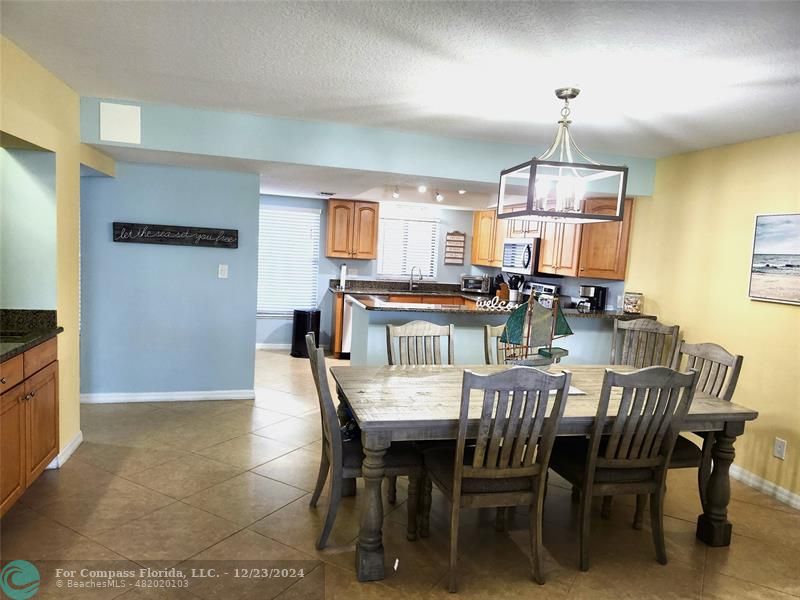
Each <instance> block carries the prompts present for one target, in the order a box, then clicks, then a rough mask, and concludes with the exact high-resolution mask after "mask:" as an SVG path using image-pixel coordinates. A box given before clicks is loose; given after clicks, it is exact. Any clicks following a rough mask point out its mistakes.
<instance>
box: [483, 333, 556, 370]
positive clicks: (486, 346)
mask: <svg viewBox="0 0 800 600" xmlns="http://www.w3.org/2000/svg"><path fill="white" fill-rule="evenodd" d="M505 328H506V326H505V325H484V326H483V353H484V356H485V358H486V364H487V365H504V364H508V363H509V360H516V359H514V358H513V357H514V356H517V355H518V354H520V351H521V349H522V347H521V346H515V345H513V344H506V343H504V342H501V341H500V337H501V336H502V335H503V331H504V330H505ZM509 354H510V355H511V359H510V358H509V356H508V355H509ZM525 356H526V358H524V359H519V360H520V362H523V361H524V363H525V366H529V367H544V366H547V365H551V364H553V362H554V359H552V358H548V357H545V356H539V355H536V354H526V355H525Z"/></svg>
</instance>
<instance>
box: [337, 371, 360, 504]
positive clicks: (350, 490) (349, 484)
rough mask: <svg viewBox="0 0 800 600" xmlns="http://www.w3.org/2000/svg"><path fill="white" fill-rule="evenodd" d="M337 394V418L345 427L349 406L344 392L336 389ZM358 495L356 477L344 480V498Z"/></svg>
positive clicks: (348, 416) (348, 415)
mask: <svg viewBox="0 0 800 600" xmlns="http://www.w3.org/2000/svg"><path fill="white" fill-rule="evenodd" d="M336 394H337V395H338V396H339V406H338V407H337V408H336V417H337V418H338V419H339V425H340V426H342V427H343V426H344V425H345V424H347V421H348V420H349V418H350V413H349V411H348V410H347V405H346V404H345V402H344V399H343V396H342V391H341V390H340V389H339V387H338V386H337V387H336ZM355 495H356V479H355V477H345V478H344V479H342V497H343V498H345V497H347V496H355Z"/></svg>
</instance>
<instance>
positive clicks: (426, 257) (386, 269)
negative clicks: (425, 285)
mask: <svg viewBox="0 0 800 600" xmlns="http://www.w3.org/2000/svg"><path fill="white" fill-rule="evenodd" d="M379 237H380V243H379V250H378V275H380V276H382V277H408V276H409V275H410V274H411V269H412V268H413V267H419V268H420V269H421V270H422V276H423V277H429V278H435V277H436V267H437V263H438V256H439V221H438V220H433V219H400V218H381V220H380V236H379Z"/></svg>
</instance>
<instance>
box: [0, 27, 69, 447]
mask: <svg viewBox="0 0 800 600" xmlns="http://www.w3.org/2000/svg"><path fill="white" fill-rule="evenodd" d="M79 103H80V98H79V97H78V94H77V93H75V91H73V90H72V89H70V88H69V87H68V86H67V85H65V84H64V83H63V82H62V81H60V80H59V79H57V78H56V77H55V76H54V75H52V74H51V73H50V72H48V71H47V70H46V69H44V68H43V67H42V66H41V65H39V64H38V63H37V62H36V61H34V60H33V59H32V58H31V57H30V56H28V55H27V54H25V53H24V52H23V51H22V50H20V49H19V48H18V47H17V46H15V45H14V44H12V43H11V42H9V41H8V40H6V39H5V38H3V37H0V130H2V131H4V132H6V133H10V134H11V135H13V136H16V137H18V138H21V139H23V140H26V141H28V142H31V143H33V144H36V145H37V146H41V147H42V148H46V149H47V150H51V151H53V152H55V153H56V204H57V209H56V223H57V231H56V235H57V251H58V261H57V268H58V276H57V282H56V286H57V310H58V324H59V325H61V326H62V327H64V333H62V334H61V335H60V336H59V337H58V359H59V394H60V399H61V407H60V419H61V448H63V447H64V446H65V445H66V444H68V443H69V442H70V441H71V440H72V439H73V437H74V436H75V435H76V434H77V433H78V431H79V430H80V410H79V408H80V407H79V385H78V378H79V373H80V370H79V365H78V360H79V353H78V227H79V213H80V114H79Z"/></svg>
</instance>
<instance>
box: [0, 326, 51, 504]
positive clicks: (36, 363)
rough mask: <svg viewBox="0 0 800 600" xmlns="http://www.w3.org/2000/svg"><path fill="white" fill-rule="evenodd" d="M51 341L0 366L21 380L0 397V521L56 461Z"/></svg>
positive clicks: (1, 370)
mask: <svg viewBox="0 0 800 600" xmlns="http://www.w3.org/2000/svg"><path fill="white" fill-rule="evenodd" d="M57 351H58V350H57V345H56V339H55V338H51V339H50V340H47V341H45V342H43V343H41V344H39V345H38V346H34V347H33V348H31V349H30V350H28V351H26V352H25V353H23V354H21V355H18V356H15V357H13V358H11V359H9V360H7V361H5V362H3V363H2V364H1V365H0V373H1V374H2V377H0V379H4V380H6V382H8V381H9V376H11V375H13V374H14V373H17V372H18V370H17V369H18V365H19V364H20V359H22V362H21V364H22V368H23V372H24V374H25V378H24V379H23V380H21V381H19V382H18V383H17V385H15V386H14V387H13V388H11V389H8V390H5V389H4V390H3V393H2V395H0V516H1V515H3V514H5V513H6V511H7V510H8V509H9V508H11V506H12V505H13V504H14V503H15V502H16V501H17V499H18V498H19V497H20V496H21V495H22V494H23V492H24V491H25V489H26V488H27V487H29V486H30V485H31V484H32V483H33V482H34V481H35V480H36V478H37V477H39V475H41V473H42V471H44V470H45V469H46V468H47V465H49V464H50V463H51V462H52V461H53V459H55V457H56V456H57V455H58V441H59V440H58V361H57V360H56V356H57Z"/></svg>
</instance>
